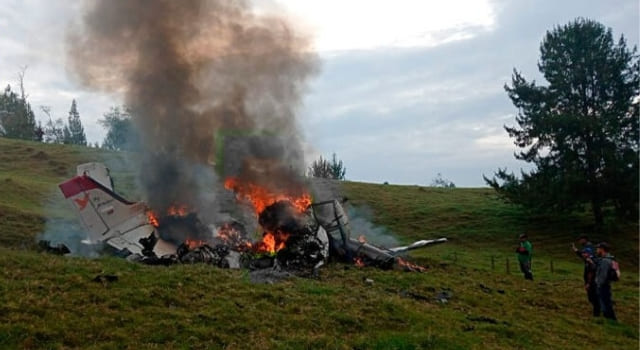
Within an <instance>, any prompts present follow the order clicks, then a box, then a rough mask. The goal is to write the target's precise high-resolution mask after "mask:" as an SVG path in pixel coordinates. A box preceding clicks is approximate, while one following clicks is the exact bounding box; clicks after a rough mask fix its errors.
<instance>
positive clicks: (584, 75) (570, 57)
mask: <svg viewBox="0 0 640 350" xmlns="http://www.w3.org/2000/svg"><path fill="white" fill-rule="evenodd" d="M538 69H539V70H540V72H541V73H542V74H543V76H544V78H545V79H546V81H547V82H548V84H547V85H537V84H536V83H535V81H532V82H528V81H527V80H525V78H524V77H523V76H522V74H521V73H519V72H517V71H516V70H514V73H513V77H512V83H511V86H509V85H505V90H506V91H507V93H508V95H509V97H510V98H511V101H512V102H513V104H514V105H515V106H516V107H517V108H518V114H517V116H516V122H517V123H518V126H515V127H508V126H505V129H506V131H507V132H508V133H509V136H510V137H512V138H513V139H514V143H515V145H516V146H517V147H519V148H521V149H522V150H521V151H520V152H519V153H517V154H515V157H516V158H517V159H520V160H523V161H525V162H528V163H532V164H533V165H535V168H534V170H532V171H530V172H522V173H521V177H518V176H516V175H514V174H513V173H507V171H506V169H499V170H498V172H497V173H496V174H495V176H494V177H493V178H492V179H487V178H486V177H485V181H486V182H487V183H488V184H489V185H490V186H492V187H493V188H495V189H496V190H497V191H498V192H499V193H501V194H502V195H504V196H505V197H506V198H507V199H509V200H511V201H513V202H515V203H519V204H523V205H525V206H528V207H530V208H533V209H539V210H547V211H558V210H563V211H566V210H572V209H576V208H579V207H582V205H583V204H585V203H589V204H590V207H591V211H592V214H593V217H594V220H595V222H596V224H597V225H601V224H602V223H603V208H604V207H605V206H607V205H613V206H614V207H615V208H616V209H617V212H618V213H619V214H622V215H634V216H635V215H637V213H638V139H639V136H640V135H639V125H638V104H637V103H634V102H633V101H634V99H636V100H637V96H638V95H639V94H640V91H639V86H640V85H639V84H640V78H639V73H638V69H639V64H638V56H637V55H636V48H635V47H634V48H633V49H632V50H629V49H627V45H626V41H625V39H624V37H622V36H621V37H620V39H619V40H618V41H617V42H616V41H614V38H613V35H612V33H611V29H607V28H605V27H604V26H603V25H602V24H600V23H598V22H595V21H592V20H587V19H582V18H578V19H576V20H575V21H573V22H570V23H569V24H566V25H564V26H559V27H556V28H554V29H553V30H552V31H549V32H547V34H546V35H545V37H544V39H543V41H542V44H541V46H540V61H539V63H538Z"/></svg>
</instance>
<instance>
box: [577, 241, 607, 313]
mask: <svg viewBox="0 0 640 350" xmlns="http://www.w3.org/2000/svg"><path fill="white" fill-rule="evenodd" d="M578 244H580V246H581V248H580V249H578V248H576V245H575V244H573V243H571V249H572V250H573V252H574V253H576V255H578V257H579V258H581V259H582V260H584V272H583V273H582V278H583V280H584V289H585V290H586V291H587V299H589V302H590V303H591V305H592V306H593V316H594V317H597V316H600V300H599V299H598V293H597V288H596V283H595V281H594V279H595V277H596V269H595V265H591V264H590V263H589V262H587V259H591V260H592V261H593V259H594V256H595V255H594V254H595V249H594V247H593V244H591V242H589V239H588V238H587V236H586V235H581V236H580V237H578Z"/></svg>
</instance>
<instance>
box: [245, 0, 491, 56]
mask: <svg viewBox="0 0 640 350" xmlns="http://www.w3.org/2000/svg"><path fill="white" fill-rule="evenodd" d="M257 3H259V4H261V5H262V6H263V8H265V9H268V10H267V12H268V11H269V10H271V11H274V10H275V8H276V7H274V3H276V4H278V5H280V6H281V7H282V8H284V9H285V10H287V11H288V12H290V13H291V14H292V15H293V17H295V18H297V19H298V22H299V23H301V25H303V26H304V27H306V28H307V30H308V31H309V32H311V33H312V34H313V36H314V37H315V47H316V49H317V50H318V51H343V50H364V49H373V48H380V47H414V46H434V45H439V44H442V43H446V42H451V41H454V40H462V39H468V38H470V37H473V36H474V33H475V32H476V31H479V30H490V29H491V28H493V26H494V24H495V15H494V9H493V8H492V6H491V3H490V1H488V0H448V1H424V0H396V1H383V0H348V1H344V0H323V1H300V0H274V1H268V2H267V1H257Z"/></svg>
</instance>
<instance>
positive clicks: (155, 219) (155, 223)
mask: <svg viewBox="0 0 640 350" xmlns="http://www.w3.org/2000/svg"><path fill="white" fill-rule="evenodd" d="M147 219H148V220H149V223H150V224H151V225H153V226H154V227H158V226H160V223H159V222H158V217H157V216H156V213H154V212H153V210H148V211H147Z"/></svg>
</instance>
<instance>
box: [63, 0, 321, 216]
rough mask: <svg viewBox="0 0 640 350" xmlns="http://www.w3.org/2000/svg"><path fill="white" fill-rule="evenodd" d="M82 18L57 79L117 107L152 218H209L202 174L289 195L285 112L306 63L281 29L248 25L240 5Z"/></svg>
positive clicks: (293, 162)
mask: <svg viewBox="0 0 640 350" xmlns="http://www.w3.org/2000/svg"><path fill="white" fill-rule="evenodd" d="M87 6H88V7H87V8H86V10H85V14H84V17H83V20H82V23H81V24H80V25H79V26H77V27H75V28H73V29H72V30H71V31H70V33H69V35H68V39H67V44H68V62H69V70H70V72H71V73H72V74H74V76H75V77H76V78H77V79H78V81H80V82H81V83H82V84H83V85H84V86H85V87H87V88H90V89H92V90H96V91H104V92H109V93H116V94H122V95H123V96H124V102H125V104H126V105H127V106H128V107H129V108H130V109H131V111H132V116H133V121H134V124H135V126H136V127H137V129H138V130H139V133H140V135H141V143H142V148H143V149H142V161H141V162H140V183H141V185H142V190H143V195H144V196H145V200H146V201H147V203H148V204H149V205H150V206H151V207H152V208H154V209H156V210H158V211H161V212H162V211H164V210H166V209H167V208H168V207H169V206H171V205H173V204H175V203H180V204H184V205H187V206H189V207H192V208H196V209H200V208H202V207H203V206H211V203H207V204H203V203H202V198H203V197H207V196H203V195H202V192H203V190H206V191H212V192H215V191H217V190H218V189H219V188H220V181H219V180H216V179H213V180H212V178H214V177H215V175H214V174H213V172H212V171H211V172H210V174H207V175H205V178H206V179H205V180H203V168H207V169H211V168H212V167H213V165H214V163H216V164H215V166H216V167H217V168H218V170H219V173H220V172H222V174H223V176H225V177H227V176H234V177H239V178H242V179H244V180H250V181H253V182H257V183H258V184H260V185H262V186H265V187H268V188H270V189H272V190H274V191H281V192H291V194H296V193H297V192H299V191H301V186H302V182H301V181H300V180H299V176H300V175H301V174H303V173H304V159H303V152H302V146H301V145H302V140H301V136H300V135H301V133H300V132H299V123H298V122H297V120H296V109H297V107H298V106H299V104H300V100H301V95H302V94H303V92H304V91H305V87H306V82H307V79H308V78H309V77H310V75H311V74H312V73H314V71H315V67H316V61H317V59H316V56H315V55H314V54H313V53H312V52H311V51H310V46H309V40H308V38H306V37H305V36H303V35H300V33H298V32H296V31H295V30H294V28H293V27H292V26H291V24H290V23H289V22H288V21H287V19H286V18H284V17H277V16H266V15H258V14H256V13H255V12H254V11H253V10H252V8H251V6H250V4H249V2H247V1H230V0H229V1H222V0H219V1H204V0H181V1H172V0H137V1H113V0H97V1H90V2H88V3H87ZM227 144H228V145H229V147H226V145H227ZM220 163H223V164H220ZM203 184H204V185H206V186H211V187H212V188H206V189H203ZM209 197H210V196H209ZM207 198H208V197H207ZM209 199H211V198H209ZM207 209H209V208H207Z"/></svg>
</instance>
